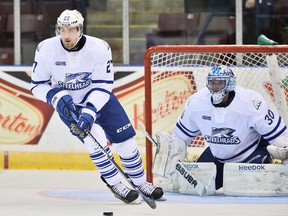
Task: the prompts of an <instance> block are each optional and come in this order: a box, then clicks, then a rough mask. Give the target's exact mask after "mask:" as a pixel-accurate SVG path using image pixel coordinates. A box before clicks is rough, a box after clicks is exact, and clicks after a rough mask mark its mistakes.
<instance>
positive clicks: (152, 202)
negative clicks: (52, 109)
mask: <svg viewBox="0 0 288 216" xmlns="http://www.w3.org/2000/svg"><path fill="white" fill-rule="evenodd" d="M70 114H71V115H72V117H73V119H74V120H75V121H76V122H78V117H77V116H76V115H75V113H73V112H70ZM85 132H86V134H87V135H88V137H89V138H90V139H91V140H92V141H93V142H94V143H95V144H96V145H97V146H98V147H99V148H100V149H101V151H102V152H103V153H104V154H105V155H106V156H107V157H108V159H109V160H110V161H111V163H112V164H113V165H114V166H115V167H116V168H117V169H118V171H119V173H120V174H121V175H122V176H123V178H124V179H125V180H126V181H127V183H128V184H129V185H130V186H131V187H132V188H133V189H134V190H135V191H137V192H138V193H139V194H140V195H141V197H142V199H143V200H144V201H145V202H146V203H147V204H148V205H149V206H150V207H151V208H152V209H156V207H157V205H156V202H155V200H154V199H153V198H151V197H148V196H145V194H143V193H142V191H141V190H139V188H138V186H137V185H135V184H134V183H133V181H132V180H131V178H129V176H127V175H126V174H125V173H124V172H123V170H122V169H121V167H120V166H119V165H118V164H117V163H116V162H115V160H114V159H113V158H112V156H110V155H109V154H108V153H107V152H106V151H105V149H104V148H103V147H102V146H101V145H100V143H99V142H98V141H97V139H96V138H95V137H94V136H93V135H92V134H91V133H90V131H89V130H87V129H85Z"/></svg>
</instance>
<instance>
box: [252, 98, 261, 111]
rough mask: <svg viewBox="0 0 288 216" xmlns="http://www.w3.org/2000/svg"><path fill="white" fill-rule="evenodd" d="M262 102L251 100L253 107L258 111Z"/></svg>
mask: <svg viewBox="0 0 288 216" xmlns="http://www.w3.org/2000/svg"><path fill="white" fill-rule="evenodd" d="M261 103H262V101H259V100H253V105H254V107H255V108H256V109H257V110H258V109H259V108H260V106H261Z"/></svg>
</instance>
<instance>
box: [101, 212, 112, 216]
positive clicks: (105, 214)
mask: <svg viewBox="0 0 288 216" xmlns="http://www.w3.org/2000/svg"><path fill="white" fill-rule="evenodd" d="M103 216H113V212H103Z"/></svg>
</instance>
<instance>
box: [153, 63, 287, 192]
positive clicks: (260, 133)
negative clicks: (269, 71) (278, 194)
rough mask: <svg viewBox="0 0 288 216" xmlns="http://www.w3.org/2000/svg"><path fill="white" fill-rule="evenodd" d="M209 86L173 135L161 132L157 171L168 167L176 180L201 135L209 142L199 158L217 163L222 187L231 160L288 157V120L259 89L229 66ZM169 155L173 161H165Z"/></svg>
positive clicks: (216, 70) (211, 76) (215, 72)
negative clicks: (239, 80)
mask: <svg viewBox="0 0 288 216" xmlns="http://www.w3.org/2000/svg"><path fill="white" fill-rule="evenodd" d="M206 86H207V88H205V89H203V90H200V91H198V92H197V93H195V94H193V95H192V96H190V97H189V98H188V100H187V102H186V107H185V110H184V112H183V113H182V115H181V116H179V118H178V120H177V123H176V125H175V126H174V127H173V130H172V134H171V135H168V134H165V133H162V132H159V133H157V134H156V137H157V140H158V143H159V144H160V151H159V153H158V154H156V156H155V161H158V162H159V160H160V159H161V162H162V163H154V167H153V172H154V171H156V174H157V171H159V170H161V167H159V164H160V166H163V167H164V168H163V167H162V168H163V169H162V170H164V172H163V173H164V175H162V176H164V178H165V177H166V178H167V179H169V178H170V180H171V181H174V183H175V179H173V174H174V173H175V167H176V164H177V161H178V160H181V161H183V160H184V159H185V153H186V152H185V151H186V150H185V148H186V145H188V144H190V143H191V141H192V140H193V139H194V138H195V137H196V136H198V135H199V134H202V135H203V137H204V138H205V141H206V142H207V144H208V147H207V148H206V149H205V150H204V152H203V153H202V154H201V155H200V157H199V158H198V160H197V162H210V163H214V164H215V165H216V170H217V174H216V178H215V187H216V190H217V189H219V188H221V187H222V186H223V167H224V164H225V163H231V162H232V163H257V164H263V163H271V162H272V160H274V161H275V160H276V159H277V160H278V161H279V160H280V161H284V160H285V159H287V158H288V147H287V146H288V132H287V128H286V125H285V123H284V121H283V120H282V118H281V117H280V116H279V115H278V114H277V113H276V112H274V111H272V110H271V109H270V108H269V107H268V105H267V103H266V102H265V100H264V98H263V97H262V96H261V95H260V94H259V93H257V92H256V91H254V90H250V89H244V88H242V87H236V77H235V75H234V73H233V71H232V70H231V69H230V68H227V67H225V66H215V67H213V68H212V69H211V71H210V72H209V73H208V76H207V81H206ZM165 146H168V148H165ZM163 147H164V148H163ZM163 149H166V150H167V149H168V150H167V151H166V152H165V151H163ZM167 155H168V157H166V156H167ZM165 157H166V160H167V161H166V163H163V160H164V159H163V158H165ZM171 175H172V177H170V176H171ZM213 183H214V182H213Z"/></svg>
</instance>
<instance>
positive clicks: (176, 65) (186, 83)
mask: <svg viewBox="0 0 288 216" xmlns="http://www.w3.org/2000/svg"><path fill="white" fill-rule="evenodd" d="M144 64H145V127H146V131H147V132H148V133H149V134H150V135H151V136H152V137H153V136H154V135H155V133H156V132H158V131H164V132H167V133H170V132H171V129H172V128H173V126H174V125H175V123H176V121H177V118H178V116H180V115H181V113H182V112H183V109H184V105H185V100H186V99H187V97H189V96H190V95H192V94H194V93H195V92H197V91H198V90H199V89H201V88H205V85H206V76H207V73H208V71H209V70H210V69H211V67H212V66H214V65H219V64H222V65H227V66H229V67H231V69H232V70H233V72H234V73H235V75H236V77H237V81H236V83H237V85H238V86H242V87H246V88H250V89H254V90H256V91H258V92H259V93H260V94H261V95H262V96H264V98H265V99H266V101H267V102H268V104H269V105H270V107H271V109H272V110H274V111H277V112H278V113H279V114H280V115H282V117H283V118H284V121H285V122H286V124H287V119H288V118H287V114H288V112H287V101H286V99H287V98H288V46H286V45H281V46H280V45H277V46H258V45H242V46H237V45H219V46H218V45H214V46H206V45H204V46H193V45H191V46H171V45H170V46H155V47H151V48H150V49H148V50H147V51H146V53H145V59H144ZM205 147H206V144H205V141H204V138H203V137H202V136H199V137H197V138H196V139H195V140H194V141H193V142H192V143H191V144H190V146H189V148H188V160H191V161H195V160H197V157H198V156H199V154H201V152H202V151H203V150H204V149H205ZM153 157H154V146H153V145H152V144H151V143H150V141H149V140H148V139H146V167H147V180H148V181H153V175H152V164H153Z"/></svg>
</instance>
